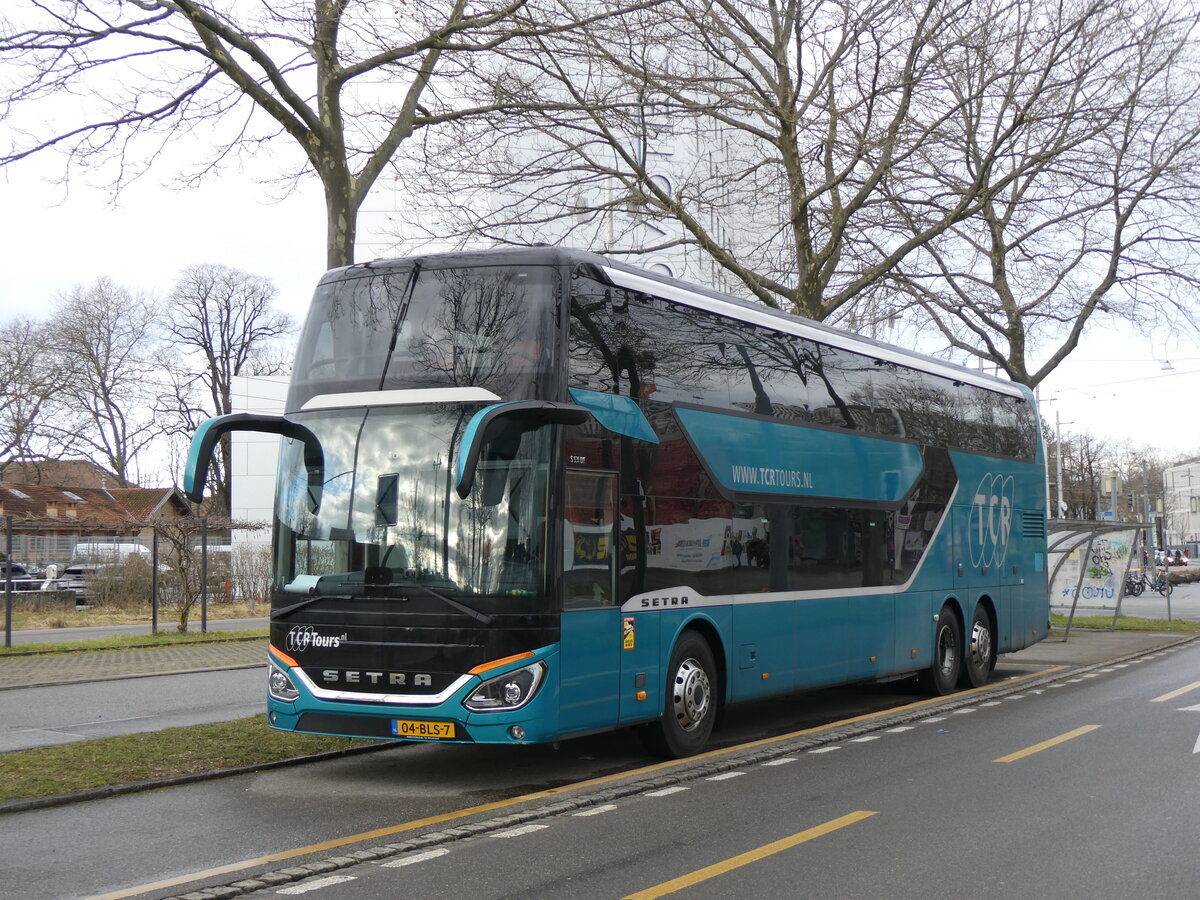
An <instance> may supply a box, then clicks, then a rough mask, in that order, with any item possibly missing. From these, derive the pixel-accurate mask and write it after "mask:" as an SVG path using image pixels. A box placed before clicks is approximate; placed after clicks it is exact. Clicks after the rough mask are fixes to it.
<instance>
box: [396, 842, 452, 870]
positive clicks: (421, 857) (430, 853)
mask: <svg viewBox="0 0 1200 900" xmlns="http://www.w3.org/2000/svg"><path fill="white" fill-rule="evenodd" d="M449 852H450V851H449V850H447V849H446V848H445V847H438V848H437V849H436V850H423V851H421V852H420V853H409V854H406V855H404V856H402V857H400V858H399V859H393V860H392V861H391V862H385V863H383V864H382V868H385V869H399V868H401V867H402V866H413V865H416V864H417V863H423V862H429V860H431V859H437V858H438V857H439V856H445V855H446V854H447V853H449Z"/></svg>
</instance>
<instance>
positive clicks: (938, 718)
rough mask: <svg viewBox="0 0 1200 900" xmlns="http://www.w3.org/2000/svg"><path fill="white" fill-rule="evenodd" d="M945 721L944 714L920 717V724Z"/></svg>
mask: <svg viewBox="0 0 1200 900" xmlns="http://www.w3.org/2000/svg"><path fill="white" fill-rule="evenodd" d="M945 721H946V717H945V716H931V717H930V718H928V719H922V720H921V724H922V725H932V724H934V723H935V722H945Z"/></svg>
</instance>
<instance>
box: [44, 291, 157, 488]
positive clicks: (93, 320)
mask: <svg viewBox="0 0 1200 900" xmlns="http://www.w3.org/2000/svg"><path fill="white" fill-rule="evenodd" d="M157 323H158V313H157V310H156V307H155V304H154V302H153V301H152V300H151V299H149V298H148V297H146V296H143V295H138V294H134V293H132V292H130V291H129V290H127V289H126V288H123V287H121V286H120V285H118V284H116V283H115V282H113V281H112V280H111V279H108V278H99V279H97V280H96V281H95V283H93V284H92V285H91V286H90V287H86V288H85V287H83V286H80V285H77V286H76V287H74V288H72V289H71V290H70V291H69V292H67V293H65V294H63V295H61V296H60V297H59V298H58V300H57V302H56V304H55V307H54V311H53V314H52V316H51V319H50V323H49V327H50V329H51V330H52V332H53V335H54V345H53V346H54V350H53V352H52V353H51V354H49V355H47V356H46V357H44V358H42V359H41V360H40V361H39V364H40V365H42V366H45V367H49V368H55V369H57V370H58V372H59V375H60V380H59V384H58V392H57V400H58V402H59V403H60V404H61V406H62V407H63V414H62V415H60V416H56V417H54V418H53V419H52V420H50V421H48V422H47V423H46V425H45V430H46V431H47V433H48V434H50V435H53V436H55V437H56V438H57V439H58V442H59V443H60V444H61V445H64V446H71V447H73V448H76V449H79V450H82V451H83V452H84V453H86V454H87V455H89V456H91V457H92V458H95V459H97V460H98V461H101V462H103V463H104V464H105V465H106V466H107V467H108V468H109V469H110V470H111V471H112V472H113V474H114V475H116V476H117V478H118V479H119V481H120V483H121V485H122V486H127V485H130V484H133V483H135V482H136V480H137V478H136V476H137V462H138V460H139V458H140V457H141V456H142V454H143V453H144V452H145V451H146V449H147V448H148V447H149V446H150V445H151V444H152V443H153V442H154V440H155V439H156V438H157V437H158V436H159V435H160V433H161V429H160V428H159V426H158V424H157V423H156V422H155V419H154V415H153V409H154V406H155V403H156V400H157V397H158V391H159V386H160V382H159V379H158V377H157V369H156V366H155V364H154V361H153V356H154V349H155V341H156V331H155V329H156V326H157Z"/></svg>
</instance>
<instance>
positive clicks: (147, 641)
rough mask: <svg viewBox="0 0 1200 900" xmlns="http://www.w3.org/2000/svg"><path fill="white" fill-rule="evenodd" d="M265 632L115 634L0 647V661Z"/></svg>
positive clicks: (238, 638)
mask: <svg viewBox="0 0 1200 900" xmlns="http://www.w3.org/2000/svg"><path fill="white" fill-rule="evenodd" d="M266 637H267V629H265V628H250V629H243V630H240V631H210V632H208V633H207V634H201V633H200V632H198V631H195V632H193V631H189V632H187V633H185V634H180V633H179V632H177V631H168V632H164V631H160V632H159V633H158V634H119V635H113V636H112V637H102V638H90V639H88V640H86V641H55V642H52V643H41V644H16V645H14V646H12V647H0V659H2V658H4V657H5V656H23V655H27V654H30V653H38V654H45V653H77V652H79V651H80V650H131V649H136V648H139V647H175V646H179V645H180V644H217V643H223V642H227V641H252V640H265V639H266Z"/></svg>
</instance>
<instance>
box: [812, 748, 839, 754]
mask: <svg viewBox="0 0 1200 900" xmlns="http://www.w3.org/2000/svg"><path fill="white" fill-rule="evenodd" d="M841 749H842V748H841V747H818V748H817V749H816V750H809V751H808V752H809V753H832V752H833V751H834V750H841Z"/></svg>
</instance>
